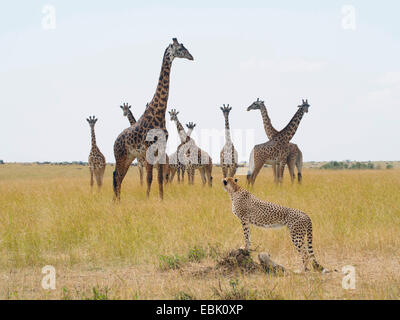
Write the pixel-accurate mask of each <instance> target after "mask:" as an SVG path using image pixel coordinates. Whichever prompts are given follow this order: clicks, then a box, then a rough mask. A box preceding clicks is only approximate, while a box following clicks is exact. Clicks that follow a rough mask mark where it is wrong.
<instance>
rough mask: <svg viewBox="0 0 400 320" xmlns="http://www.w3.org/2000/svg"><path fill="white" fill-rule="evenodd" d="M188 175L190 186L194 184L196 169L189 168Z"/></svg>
mask: <svg viewBox="0 0 400 320" xmlns="http://www.w3.org/2000/svg"><path fill="white" fill-rule="evenodd" d="M187 175H188V184H190V185H192V184H194V168H193V167H188V169H187Z"/></svg>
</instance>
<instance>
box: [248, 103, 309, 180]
mask: <svg viewBox="0 0 400 320" xmlns="http://www.w3.org/2000/svg"><path fill="white" fill-rule="evenodd" d="M309 107H310V105H309V104H308V101H307V100H303V101H302V104H301V105H299V106H298V108H299V110H297V112H296V113H295V115H294V116H293V118H292V119H291V120H290V122H289V123H288V124H287V125H286V127H285V128H283V129H282V130H281V131H280V132H279V133H277V134H276V135H275V136H274V137H273V138H272V140H269V141H268V142H265V143H262V144H259V145H256V146H254V148H253V150H252V151H251V155H250V161H249V164H250V171H249V173H248V175H247V182H248V183H250V184H251V185H254V182H255V180H256V177H257V175H258V173H259V172H260V170H261V168H262V167H263V165H264V163H265V162H266V161H267V160H276V161H278V162H280V163H281V164H285V162H286V161H287V156H288V154H289V149H288V144H289V142H290V140H291V139H292V138H293V136H294V134H295V133H296V131H297V128H298V127H299V124H300V121H301V119H302V118H303V115H304V113H306V112H308V108H309ZM283 169H284V166H283V165H282V166H281V167H280V172H279V173H278V174H279V175H278V177H280V178H281V177H282V175H283ZM279 182H280V183H281V182H282V180H280V181H279Z"/></svg>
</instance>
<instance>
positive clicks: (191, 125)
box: [186, 122, 196, 130]
mask: <svg viewBox="0 0 400 320" xmlns="http://www.w3.org/2000/svg"><path fill="white" fill-rule="evenodd" d="M195 126H196V124H195V123H193V122H189V123H187V124H186V127H187V128H188V129H192V130H193V129H194V127H195Z"/></svg>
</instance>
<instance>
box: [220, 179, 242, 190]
mask: <svg viewBox="0 0 400 320" xmlns="http://www.w3.org/2000/svg"><path fill="white" fill-rule="evenodd" d="M237 182H238V179H236V178H235V179H233V178H231V177H229V178H225V179H222V188H223V189H224V190H225V191H227V192H228V193H232V192H235V191H238V190H239V189H240V187H239V185H238V184H237Z"/></svg>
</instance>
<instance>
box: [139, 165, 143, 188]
mask: <svg viewBox="0 0 400 320" xmlns="http://www.w3.org/2000/svg"><path fill="white" fill-rule="evenodd" d="M143 166H144V165H143V162H142V161H138V169H139V177H140V185H141V186H143Z"/></svg>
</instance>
